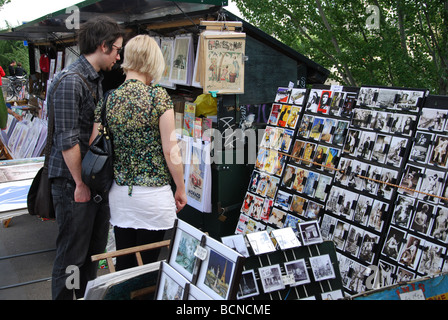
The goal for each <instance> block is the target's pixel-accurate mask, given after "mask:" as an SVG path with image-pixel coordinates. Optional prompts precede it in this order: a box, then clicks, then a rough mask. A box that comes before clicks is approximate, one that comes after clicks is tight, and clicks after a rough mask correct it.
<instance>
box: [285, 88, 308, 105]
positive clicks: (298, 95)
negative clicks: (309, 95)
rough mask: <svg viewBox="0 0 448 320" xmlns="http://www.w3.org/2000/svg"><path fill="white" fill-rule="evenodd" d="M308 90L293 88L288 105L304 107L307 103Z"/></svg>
mask: <svg viewBox="0 0 448 320" xmlns="http://www.w3.org/2000/svg"><path fill="white" fill-rule="evenodd" d="M305 97H306V89H301V88H293V89H291V95H290V97H289V101H288V103H290V104H295V105H297V106H302V105H303V103H304V102H305Z"/></svg>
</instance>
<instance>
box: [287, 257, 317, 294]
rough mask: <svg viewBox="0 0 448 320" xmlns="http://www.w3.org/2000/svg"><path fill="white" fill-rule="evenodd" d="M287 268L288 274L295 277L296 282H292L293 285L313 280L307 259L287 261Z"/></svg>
mask: <svg viewBox="0 0 448 320" xmlns="http://www.w3.org/2000/svg"><path fill="white" fill-rule="evenodd" d="M285 270H286V274H287V275H290V276H292V277H294V283H292V284H291V286H293V287H295V286H299V285H303V284H307V283H310V282H311V280H310V276H309V274H308V270H307V268H306V263H305V259H299V260H295V261H291V262H285Z"/></svg>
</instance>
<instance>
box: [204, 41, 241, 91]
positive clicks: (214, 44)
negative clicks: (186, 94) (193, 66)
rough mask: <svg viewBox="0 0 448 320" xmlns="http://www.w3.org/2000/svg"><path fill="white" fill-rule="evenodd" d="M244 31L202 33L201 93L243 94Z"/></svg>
mask: <svg viewBox="0 0 448 320" xmlns="http://www.w3.org/2000/svg"><path fill="white" fill-rule="evenodd" d="M245 36H246V35H245V34H244V33H222V34H216V33H215V34H203V36H202V37H201V41H202V45H201V49H202V50H201V53H202V66H203V68H201V72H202V75H201V82H202V84H203V88H204V93H208V92H209V91H217V92H218V93H219V94H234V93H244V54H245V48H246V37H245Z"/></svg>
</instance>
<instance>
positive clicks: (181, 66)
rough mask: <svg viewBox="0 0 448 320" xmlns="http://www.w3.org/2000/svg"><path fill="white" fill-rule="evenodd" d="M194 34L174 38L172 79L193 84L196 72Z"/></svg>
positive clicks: (174, 81) (175, 81)
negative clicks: (192, 80)
mask: <svg viewBox="0 0 448 320" xmlns="http://www.w3.org/2000/svg"><path fill="white" fill-rule="evenodd" d="M193 55H194V53H193V36H192V35H191V34H186V35H179V36H176V37H175V38H174V49H173V59H172V61H171V71H170V81H171V82H173V83H177V84H183V85H191V79H192V76H193V72H194V58H193Z"/></svg>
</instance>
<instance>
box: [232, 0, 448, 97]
mask: <svg viewBox="0 0 448 320" xmlns="http://www.w3.org/2000/svg"><path fill="white" fill-rule="evenodd" d="M235 3H236V5H237V7H238V9H239V10H240V12H241V14H242V15H243V17H244V18H245V19H247V20H248V21H249V22H251V23H252V24H254V25H255V26H257V27H258V28H260V29H262V30H263V31H265V32H267V33H268V34H271V35H273V36H274V37H276V38H277V39H279V40H280V41H282V42H284V43H285V44H287V45H289V46H291V47H292V48H294V49H295V50H297V51H299V52H301V53H302V54H305V55H307V56H308V57H310V58H311V59H313V60H314V61H316V62H317V63H319V64H321V65H322V66H324V67H326V68H328V69H330V70H332V71H333V70H334V71H335V72H332V74H331V77H332V78H333V79H334V80H336V81H337V82H339V83H340V84H343V85H350V86H361V85H386V86H399V87H411V88H428V89H430V90H431V92H432V93H435V94H447V91H448V0H429V1H418V0H368V1H363V0H350V1H349V0H275V1H273V0H235Z"/></svg>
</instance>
